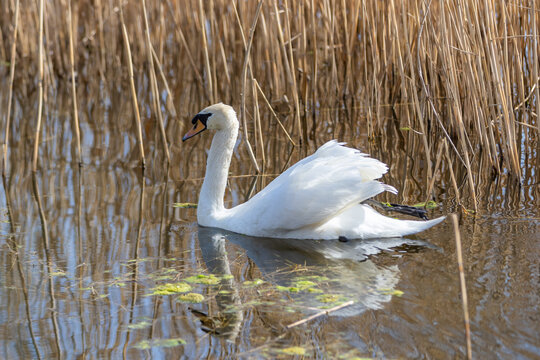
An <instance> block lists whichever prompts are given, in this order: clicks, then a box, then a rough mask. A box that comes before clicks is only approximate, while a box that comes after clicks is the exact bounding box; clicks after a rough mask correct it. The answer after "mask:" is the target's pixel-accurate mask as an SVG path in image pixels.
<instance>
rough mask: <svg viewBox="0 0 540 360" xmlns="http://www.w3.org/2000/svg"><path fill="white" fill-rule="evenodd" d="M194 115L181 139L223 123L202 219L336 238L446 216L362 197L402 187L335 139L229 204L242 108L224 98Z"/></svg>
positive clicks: (415, 226) (282, 234)
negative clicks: (383, 207)
mask: <svg viewBox="0 0 540 360" xmlns="http://www.w3.org/2000/svg"><path fill="white" fill-rule="evenodd" d="M191 122H192V124H193V128H191V129H190V130H189V131H188V132H187V133H186V135H184V137H183V138H182V141H185V140H187V139H189V138H191V137H193V136H195V135H197V134H199V133H200V132H202V131H204V130H206V129H209V130H216V133H215V135H214V139H213V140H212V146H211V147H210V152H209V154H208V161H207V164H206V175H205V177H204V181H203V185H202V188H201V192H200V195H199V204H198V208H197V221H198V223H199V224H200V225H202V226H207V227H215V228H221V229H225V230H229V231H232V232H236V233H240V234H245V235H250V236H264V237H273V238H294V239H324V240H330V239H338V238H339V237H342V236H344V237H346V238H349V239H368V238H382V237H385V238H386V237H399V236H403V235H409V234H413V233H417V232H420V231H423V230H426V229H428V228H430V227H432V226H434V225H436V224H438V223H440V222H441V221H443V220H444V217H440V218H438V219H434V220H430V221H411V220H397V219H393V218H389V217H386V216H383V215H381V214H379V213H378V212H377V211H375V210H373V208H371V207H370V206H369V205H365V204H361V202H363V201H364V200H367V199H369V198H371V197H373V196H375V195H377V194H379V193H381V192H383V191H389V192H392V193H394V194H395V193H397V190H396V189H395V188H394V187H392V186H390V185H386V184H383V183H381V182H379V181H377V180H376V179H379V178H380V177H381V176H382V175H383V174H385V173H386V171H387V170H388V168H387V167H386V165H385V164H383V163H382V162H380V161H378V160H376V159H372V158H370V157H369V156H368V155H366V154H362V153H360V152H359V151H358V150H356V149H352V148H348V147H345V146H343V145H344V143H338V142H337V141H335V140H332V141H329V142H327V143H326V144H324V145H323V146H321V147H320V148H319V149H318V150H317V151H316V152H315V153H314V154H313V155H310V156H308V157H306V158H304V159H303V160H301V161H299V162H298V163H296V164H295V165H293V166H291V167H290V168H289V169H287V171H285V172H284V173H283V174H281V175H280V176H278V177H277V178H276V179H274V181H272V182H271V183H270V184H269V185H268V186H267V187H265V188H264V189H263V190H261V191H260V192H259V193H257V194H256V195H255V196H253V197H252V198H251V199H250V200H249V201H247V202H245V203H243V204H240V205H238V206H235V207H233V208H231V209H226V208H225V206H224V205H223V197H224V195H225V187H226V184H227V173H228V171H229V165H230V163H231V157H232V154H233V147H234V144H235V142H236V138H237V135H238V120H237V118H236V113H235V111H234V109H233V108H232V107H231V106H229V105H225V104H223V103H219V104H214V105H211V106H208V107H207V108H205V109H204V110H202V111H201V112H199V113H198V114H197V115H196V116H195V117H194V118H193V120H192V121H191Z"/></svg>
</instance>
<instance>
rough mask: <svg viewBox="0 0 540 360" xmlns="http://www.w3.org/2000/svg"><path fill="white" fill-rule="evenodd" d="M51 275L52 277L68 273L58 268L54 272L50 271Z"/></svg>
mask: <svg viewBox="0 0 540 360" xmlns="http://www.w3.org/2000/svg"><path fill="white" fill-rule="evenodd" d="M49 276H51V277H55V276H66V273H65V272H63V271H62V270H57V271H53V272H51V273H49Z"/></svg>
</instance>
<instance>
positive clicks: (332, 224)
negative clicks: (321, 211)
mask: <svg viewBox="0 0 540 360" xmlns="http://www.w3.org/2000/svg"><path fill="white" fill-rule="evenodd" d="M444 219H445V217H444V216H442V217H439V218H437V219H433V220H428V221H416V220H400V219H395V218H392V217H388V216H384V215H382V214H380V213H379V212H377V211H376V210H374V209H373V208H372V207H371V206H369V205H365V204H358V205H357V206H354V207H352V208H350V209H349V210H346V211H345V212H344V213H342V214H340V215H339V216H338V217H336V218H334V219H332V220H330V221H329V222H328V223H326V224H325V230H327V231H328V233H329V234H333V235H334V236H335V235H341V236H345V237H347V238H349V239H372V238H388V237H400V236H406V235H411V234H415V233H418V232H421V231H424V230H427V229H429V228H430V227H432V226H435V225H437V224H439V223H440V222H442V221H443V220H444Z"/></svg>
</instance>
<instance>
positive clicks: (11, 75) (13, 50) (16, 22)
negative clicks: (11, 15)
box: [2, 0, 19, 176]
mask: <svg viewBox="0 0 540 360" xmlns="http://www.w3.org/2000/svg"><path fill="white" fill-rule="evenodd" d="M18 27H19V0H17V2H16V3H15V19H14V26H13V43H12V44H11V57H10V59H11V60H10V63H9V92H8V105H7V114H6V128H5V131H4V143H3V144H2V156H3V161H2V176H4V175H5V174H6V169H7V151H8V143H9V129H10V127H11V99H12V97H13V79H14V78H15V61H16V58H17V30H18Z"/></svg>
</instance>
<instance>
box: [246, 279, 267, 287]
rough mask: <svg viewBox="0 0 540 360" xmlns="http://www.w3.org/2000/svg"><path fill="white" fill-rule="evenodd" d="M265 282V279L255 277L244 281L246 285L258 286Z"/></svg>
mask: <svg viewBox="0 0 540 360" xmlns="http://www.w3.org/2000/svg"><path fill="white" fill-rule="evenodd" d="M263 283H264V280H262V279H254V280H252V281H244V285H246V286H257V285H261V284H263Z"/></svg>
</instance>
